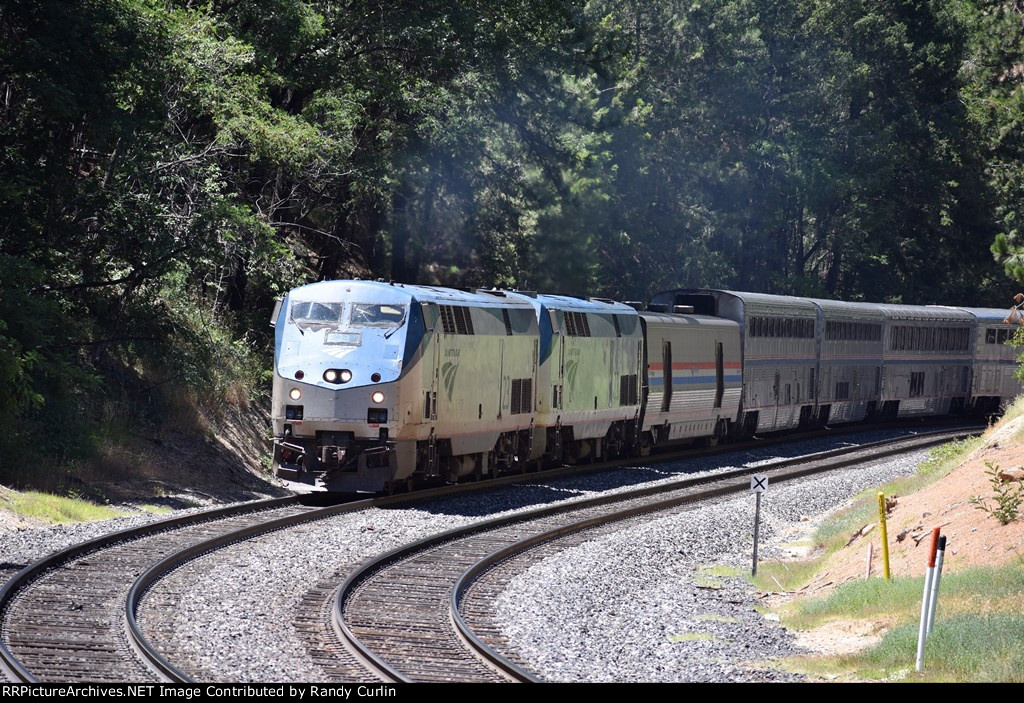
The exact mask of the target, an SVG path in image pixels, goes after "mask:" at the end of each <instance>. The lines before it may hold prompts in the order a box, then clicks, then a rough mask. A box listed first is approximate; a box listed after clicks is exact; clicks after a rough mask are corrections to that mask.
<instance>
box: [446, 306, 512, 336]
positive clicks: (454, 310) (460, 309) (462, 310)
mask: <svg viewBox="0 0 1024 703" xmlns="http://www.w3.org/2000/svg"><path fill="white" fill-rule="evenodd" d="M440 307H441V326H442V328H443V329H444V333H445V334H473V318H472V316H471V315H470V313H469V308H467V307H466V306H465V305H442V306H440ZM506 324H508V323H506ZM510 334H511V332H510Z"/></svg>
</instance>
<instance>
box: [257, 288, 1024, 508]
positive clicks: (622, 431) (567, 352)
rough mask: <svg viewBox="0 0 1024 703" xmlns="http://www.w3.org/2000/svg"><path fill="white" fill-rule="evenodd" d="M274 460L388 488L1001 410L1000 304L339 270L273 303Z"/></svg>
mask: <svg viewBox="0 0 1024 703" xmlns="http://www.w3.org/2000/svg"><path fill="white" fill-rule="evenodd" d="M271 324H272V325H273V326H274V336H275V354H274V375H273V394H272V411H271V415H272V423H273V462H274V466H275V467H276V473H277V475H278V476H279V477H281V478H283V479H287V480H290V481H296V482H301V483H306V484H310V485H313V486H317V487H319V488H323V489H326V490H328V491H337V492H369V493H379V492H392V491H395V490H398V489H411V488H413V487H414V486H415V485H417V484H424V483H427V484H429V483H442V482H457V481H460V480H465V479H470V478H475V479H486V478H489V477H493V476H495V475H497V474H500V473H504V472H510V471H526V470H531V469H537V468H542V467H545V466H552V465H562V464H566V463H569V464H572V463H577V462H587V461H598V460H603V459H608V458H613V457H628V456H647V455H650V454H651V453H652V452H653V451H655V450H658V449H660V448H663V447H669V446H676V445H683V444H686V443H704V444H708V445H715V444H718V443H719V442H722V441H727V440H730V439H737V438H743V437H750V436H753V435H761V434H767V433H776V432H784V431H791V430H797V429H799V428H812V427H819V426H826V425H832V424H839V423H857V422H871V421H877V420H883V419H889V418H902V417H928V416H942V415H956V414H971V413H996V412H998V411H999V409H1000V407H1001V406H1002V405H1004V404H1005V403H1006V402H1007V401H1008V400H1009V399H1011V398H1013V397H1015V396H1016V395H1017V394H1018V393H1019V392H1020V390H1021V383H1020V381H1019V380H1018V379H1017V376H1016V374H1015V371H1016V368H1017V364H1016V359H1015V354H1014V352H1013V348H1012V347H1011V346H1010V345H1008V344H1007V341H1008V340H1009V339H1010V338H1011V337H1012V336H1013V334H1014V332H1015V330H1016V329H1017V328H1018V327H1019V324H1018V323H1017V322H1016V321H1015V320H1014V319H1011V318H1010V317H1008V316H1007V313H1006V311H1003V310H998V309H990V308H966V307H957V306H915V305H889V304H872V303H851V302H841V301H834V300H819V299H813V298H801V297H787V296H778V295H767V294H761V293H744V292H736V291H727V290H715V289H677V290H669V291H664V292H661V293H658V294H656V295H654V296H653V297H652V298H651V299H650V301H649V302H648V303H646V304H645V303H637V302H617V301H614V300H609V299H605V298H577V297H571V296H564V295H544V294H537V293H534V292H528V291H515V290H487V289H476V290H464V289H451V288H442V287H435V286H423V285H404V284H401V283H394V282H383V281H362V280H336V281H322V282H318V283H312V284H309V285H305V286H301V287H298V288H296V289H294V290H292V291H290V292H289V293H288V294H287V295H286V296H284V297H283V298H282V299H281V300H279V301H277V305H276V307H275V311H274V313H273V317H272V320H271Z"/></svg>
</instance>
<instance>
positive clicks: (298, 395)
mask: <svg viewBox="0 0 1024 703" xmlns="http://www.w3.org/2000/svg"><path fill="white" fill-rule="evenodd" d="M288 397H289V398H291V399H292V400H298V399H299V398H301V397H302V391H300V390H299V389H298V388H292V389H291V390H290V391H288Z"/></svg>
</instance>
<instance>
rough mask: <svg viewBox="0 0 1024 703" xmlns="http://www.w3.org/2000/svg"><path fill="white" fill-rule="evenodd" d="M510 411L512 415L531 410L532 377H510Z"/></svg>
mask: <svg viewBox="0 0 1024 703" xmlns="http://www.w3.org/2000/svg"><path fill="white" fill-rule="evenodd" d="M510 401H511V406H512V407H511V408H510V410H509V411H510V413H511V414H512V415H524V414H527V413H530V412H531V411H532V410H533V379H532V378H514V379H512V397H511V399H510Z"/></svg>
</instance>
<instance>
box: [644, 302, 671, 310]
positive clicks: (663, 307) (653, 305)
mask: <svg viewBox="0 0 1024 703" xmlns="http://www.w3.org/2000/svg"><path fill="white" fill-rule="evenodd" d="M647 311H648V312H668V305H660V304H658V303H651V304H650V305H648V306H647Z"/></svg>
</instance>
